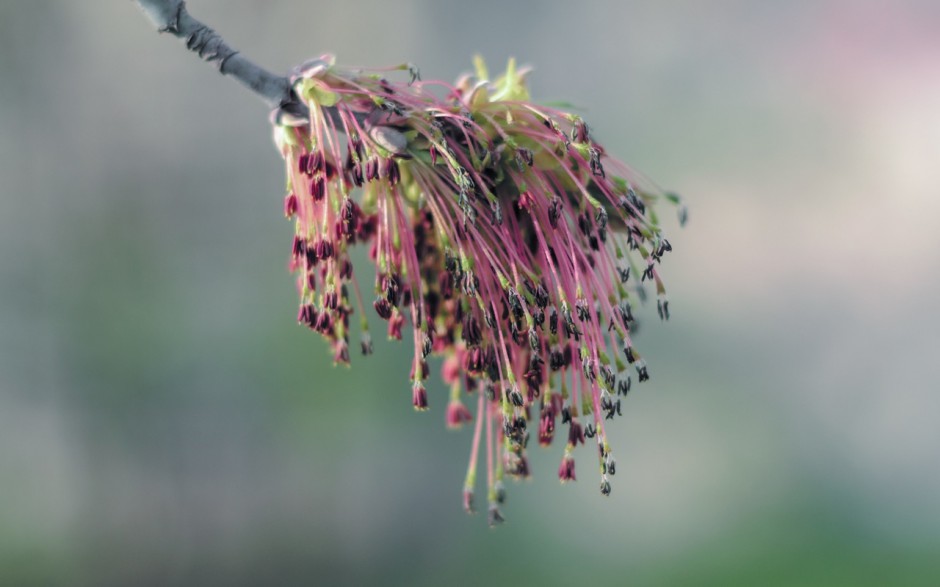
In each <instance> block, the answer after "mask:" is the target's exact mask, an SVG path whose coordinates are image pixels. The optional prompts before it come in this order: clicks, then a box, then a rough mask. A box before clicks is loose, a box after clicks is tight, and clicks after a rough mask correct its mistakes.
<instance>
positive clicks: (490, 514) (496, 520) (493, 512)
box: [486, 503, 506, 528]
mask: <svg viewBox="0 0 940 587" xmlns="http://www.w3.org/2000/svg"><path fill="white" fill-rule="evenodd" d="M486 521H487V523H488V524H489V525H490V528H495V527H496V526H499V525H500V524H502V523H503V522H505V521H506V518H504V517H503V514H502V512H501V511H499V506H498V505H496V504H495V503H491V504H490V506H489V508H488V510H487V516H486Z"/></svg>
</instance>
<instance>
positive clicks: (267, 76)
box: [136, 0, 308, 118]
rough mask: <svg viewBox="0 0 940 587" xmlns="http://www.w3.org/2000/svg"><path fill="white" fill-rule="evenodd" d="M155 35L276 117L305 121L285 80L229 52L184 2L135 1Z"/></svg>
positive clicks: (162, 0)
mask: <svg viewBox="0 0 940 587" xmlns="http://www.w3.org/2000/svg"><path fill="white" fill-rule="evenodd" d="M136 2H137V4H138V5H139V6H140V7H141V9H143V11H144V13H145V14H146V15H147V16H148V17H149V18H150V20H151V22H153V24H154V25H155V26H156V27H157V32H160V33H170V34H171V35H173V36H174V37H177V38H178V39H181V40H183V41H184V42H185V43H186V48H187V49H189V50H190V51H192V52H193V53H196V54H197V55H199V57H200V58H201V59H202V60H203V61H206V62H207V63H214V64H215V65H216V67H217V68H218V70H219V72H220V73H222V75H227V76H231V77H233V78H235V79H237V80H238V81H239V82H241V83H242V84H243V85H244V86H245V87H247V88H248V89H249V90H251V91H252V92H254V93H255V94H256V95H257V96H259V97H260V98H261V99H262V100H264V101H265V103H267V104H268V105H269V106H270V107H271V108H273V109H275V112H276V113H277V116H282V115H283V114H285V113H286V114H289V115H291V116H294V117H297V118H306V117H307V115H308V114H307V107H306V106H305V105H304V104H303V103H302V102H300V101H299V100H298V99H297V97H296V95H294V92H293V90H292V89H291V83H290V80H289V79H288V78H287V77H285V76H279V75H275V74H273V73H271V72H270V71H268V70H266V69H264V68H263V67H261V66H259V65H257V64H256V63H254V62H253V61H251V60H250V59H248V58H246V57H244V56H243V55H242V54H241V53H239V52H238V51H236V50H234V49H232V48H231V47H230V46H229V45H228V44H227V43H226V42H225V41H224V40H223V39H222V37H221V36H220V35H219V34H218V33H216V32H215V31H214V30H212V29H211V28H209V27H208V26H206V25H205V24H203V23H201V22H200V21H198V20H196V19H195V18H193V17H192V16H190V14H189V12H188V11H187V10H186V2H185V1H184V0H136Z"/></svg>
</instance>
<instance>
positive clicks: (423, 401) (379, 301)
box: [275, 56, 685, 524]
mask: <svg viewBox="0 0 940 587" xmlns="http://www.w3.org/2000/svg"><path fill="white" fill-rule="evenodd" d="M395 70H401V71H405V72H408V73H410V79H405V80H402V81H390V80H389V79H387V78H386V77H385V76H386V75H387V74H389V73H390V72H393V71H395ZM526 73H527V72H526V71H524V70H518V69H517V68H516V67H515V64H514V62H513V61H510V62H509V66H508V68H507V71H506V72H505V74H504V75H502V76H501V77H500V78H498V79H497V80H495V81H490V78H489V76H488V74H487V72H486V68H485V66H484V65H483V64H482V62H481V61H479V60H477V75H476V77H471V76H465V77H463V78H461V79H460V80H458V82H457V83H456V84H455V85H449V84H445V83H442V82H436V81H435V82H422V81H421V80H420V78H419V76H418V75H417V71H416V70H415V69H414V68H413V67H411V66H407V65H404V66H399V67H394V68H389V69H385V70H361V69H347V68H340V67H337V66H336V65H335V64H334V61H333V59H332V57H330V56H324V57H323V58H321V59H318V60H314V61H311V62H309V63H307V64H305V65H304V66H302V67H301V68H298V70H297V71H296V73H295V75H294V77H293V79H292V81H293V82H294V91H295V93H296V94H297V96H298V97H299V99H300V100H301V101H303V102H304V103H305V104H306V105H307V107H308V109H309V117H306V118H297V117H296V116H289V115H283V116H279V117H278V119H277V120H276V122H275V140H276V143H277V145H278V147H279V149H280V151H281V153H282V155H283V156H284V159H285V161H286V167H287V177H288V181H287V196H286V198H285V202H284V212H285V214H286V216H287V217H288V218H292V219H294V221H295V227H296V228H295V231H296V232H295V236H294V240H293V245H292V251H291V264H290V265H291V269H292V270H294V271H296V272H297V274H298V276H299V278H298V287H299V291H300V298H301V301H300V310H299V313H298V320H299V322H300V323H301V324H303V325H305V326H307V327H309V328H310V329H312V330H316V331H317V332H319V333H320V334H322V335H323V336H324V337H326V338H327V339H328V340H329V341H330V344H331V345H332V349H333V358H334V361H335V362H336V363H342V364H348V363H349V361H350V334H351V333H350V331H351V330H352V329H353V328H354V326H352V325H351V324H350V318H351V317H352V316H353V315H354V314H355V313H357V312H358V315H359V328H360V329H361V338H360V339H359V344H360V347H361V351H362V353H363V354H369V353H371V352H372V342H371V339H370V336H369V332H368V323H367V320H366V309H365V306H366V305H369V304H371V306H372V309H373V311H374V312H375V313H376V314H377V315H378V316H379V317H380V318H381V319H382V320H384V321H385V322H386V323H387V329H388V336H389V337H390V338H393V339H398V340H401V339H402V338H403V337H404V336H405V334H406V331H407V329H406V328H405V326H406V323H407V324H409V325H410V327H411V328H410V331H411V332H410V340H411V342H412V344H413V345H414V359H413V361H412V366H411V399H412V403H413V404H414V407H415V409H417V410H426V409H428V406H429V404H430V403H431V402H429V400H428V394H427V390H426V388H425V380H426V379H427V377H428V375H429V369H428V363H427V359H428V357H429V356H431V355H432V354H437V355H442V356H443V358H444V360H443V368H442V372H443V373H442V375H443V379H444V382H445V383H446V384H447V385H449V386H450V399H449V402H448V404H447V408H446V411H445V418H446V423H447V425H448V426H449V427H454V428H456V427H459V426H461V425H463V424H465V423H467V424H469V423H472V424H473V428H474V435H473V444H472V447H471V452H470V465H469V468H468V471H467V477H466V482H465V484H464V491H463V503H464V507H465V508H466V509H467V510H468V511H473V508H474V488H475V485H476V472H477V463H478V460H480V459H479V455H480V450H481V440H482V439H483V438H485V447H484V448H483V450H484V451H485V461H486V478H487V500H488V506H489V507H488V511H489V521H490V523H491V524H495V523H498V522H500V521H502V514H501V512H500V509H499V505H500V504H501V503H502V502H503V500H504V499H505V489H504V486H503V478H504V476H505V475H507V474H508V475H510V476H511V477H516V478H522V477H527V476H528V475H529V463H528V460H527V458H526V448H527V446H528V444H529V439H530V437H532V436H534V437H536V438H537V441H538V443H539V444H540V445H543V446H547V445H550V444H551V443H552V441H553V439H554V437H555V435H556V429H557V428H559V427H565V428H566V430H565V431H564V432H562V431H559V435H560V436H562V442H563V443H564V453H563V455H562V458H561V464H560V466H559V469H558V477H559V479H560V480H561V481H562V482H566V481H574V480H575V479H576V475H575V459H574V451H575V448H576V447H577V446H578V445H579V444H585V443H586V442H588V441H589V440H590V441H591V442H594V443H596V446H597V458H598V462H599V468H600V490H601V493H603V494H604V495H607V494H609V493H610V490H611V485H610V476H612V475H613V474H614V473H615V471H616V466H615V461H614V457H613V455H612V453H611V447H610V445H609V443H608V437H607V431H606V428H605V422H606V421H607V420H611V419H613V418H614V417H615V416H618V415H620V413H621V401H622V398H623V397H624V396H626V395H627V393H628V392H629V390H630V386H631V375H630V372H631V370H635V372H636V376H637V379H638V380H639V381H640V382H642V381H646V380H647V379H649V373H648V370H647V365H646V362H645V361H644V360H643V358H641V356H640V353H639V352H638V351H637V350H636V348H635V347H634V344H633V340H632V338H631V326H632V325H633V323H634V317H633V306H634V304H635V302H636V301H637V300H640V301H642V300H643V299H644V297H645V293H644V292H645V289H644V288H645V285H646V284H644V282H649V283H650V284H653V285H654V287H655V290H656V294H657V296H658V299H657V307H658V311H659V316H660V317H661V318H662V319H667V318H668V317H669V301H668V300H667V298H666V290H665V287H664V286H663V282H662V280H661V279H660V275H659V270H658V265H659V262H660V260H661V258H662V256H663V255H664V254H665V253H667V252H668V251H670V250H671V249H672V247H671V246H670V244H669V241H668V240H666V238H665V237H664V236H663V234H662V231H661V230H660V227H659V222H658V219H657V216H656V214H655V213H654V210H653V205H654V204H655V203H656V202H657V201H659V200H660V199H666V200H667V201H670V202H672V203H673V204H678V203H679V199H678V197H677V196H675V195H674V194H669V193H663V192H662V191H660V190H659V189H658V188H656V187H655V185H653V184H651V183H650V182H649V181H647V180H645V179H643V178H642V177H641V176H640V175H638V174H637V173H636V172H634V171H633V170H631V169H630V168H629V167H627V166H626V165H624V164H623V163H621V162H620V161H617V160H616V159H613V158H612V157H610V156H609V155H608V154H607V152H606V151H605V150H604V148H603V147H602V146H601V145H600V144H598V143H597V142H596V141H595V140H594V138H593V137H592V136H591V133H590V130H589V128H588V126H587V124H585V122H584V121H583V120H582V119H581V118H580V117H579V116H577V115H574V114H570V113H567V112H564V111H562V110H558V109H555V108H549V107H545V106H539V105H536V104H533V103H532V102H530V101H529V93H528V90H527V89H526V86H525V76H526ZM684 210H685V209H684V208H682V207H680V208H679V217H680V222H682V223H684V221H685V212H684ZM356 243H363V244H365V245H367V246H368V247H369V257H370V259H371V260H372V261H373V263H374V265H375V281H374V288H373V289H372V290H369V291H367V292H362V291H360V287H359V285H358V283H357V281H356V279H355V278H354V276H353V266H352V263H351V261H350V248H351V246H352V245H354V244H356ZM467 399H469V404H470V405H471V406H473V407H475V408H476V409H475V411H471V410H470V409H468V407H467V405H465V403H464V401H465V400H467Z"/></svg>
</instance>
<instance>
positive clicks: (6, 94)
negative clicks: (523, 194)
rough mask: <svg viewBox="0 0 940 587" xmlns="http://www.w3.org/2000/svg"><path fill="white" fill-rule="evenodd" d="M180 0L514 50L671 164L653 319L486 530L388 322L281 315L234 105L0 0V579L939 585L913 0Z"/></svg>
mask: <svg viewBox="0 0 940 587" xmlns="http://www.w3.org/2000/svg"><path fill="white" fill-rule="evenodd" d="M189 4H190V10H191V11H192V13H193V14H194V15H195V16H196V17H198V18H201V19H203V20H205V21H206V22H208V23H210V24H211V25H212V26H214V27H215V28H216V29H217V30H219V31H220V32H222V33H223V35H224V36H225V37H226V39H227V40H228V41H229V42H230V43H231V44H232V45H233V46H235V47H236V48H238V49H240V50H242V51H243V52H244V53H245V54H246V55H248V56H250V57H252V58H253V59H255V60H257V61H258V62H260V63H262V64H264V65H266V66H268V67H270V68H272V69H274V70H278V71H286V70H287V69H288V68H289V67H291V66H292V65H294V64H296V63H299V62H300V61H302V60H304V59H306V58H308V57H312V56H316V55H319V54H320V53H323V52H326V51H331V52H334V53H336V54H337V55H338V58H339V61H340V62H341V63H345V64H362V65H384V64H394V63H399V62H403V61H412V62H415V63H417V64H418V65H419V66H420V67H421V71H422V73H423V75H424V77H425V78H426V79H427V78H444V79H452V78H454V77H455V76H456V75H457V74H458V73H460V72H462V71H465V70H468V69H469V67H470V57H471V55H472V54H473V53H475V52H480V53H482V54H483V55H484V56H485V57H486V58H487V59H488V60H489V62H490V65H491V68H492V69H496V68H497V67H498V65H499V64H501V63H503V62H504V61H505V59H506V58H507V57H509V56H516V57H518V58H519V59H520V60H521V61H522V62H526V63H531V64H533V65H535V66H536V71H535V73H534V74H533V76H532V78H531V81H532V88H533V94H534V96H536V97H537V98H542V99H544V100H552V99H567V100H570V101H572V102H574V103H576V104H578V105H581V106H583V108H584V109H585V116H586V118H587V120H588V121H589V122H591V123H592V125H593V128H594V129H595V134H596V135H597V136H598V137H599V138H600V140H602V141H604V143H605V145H606V146H607V147H608V148H609V150H611V151H612V152H614V153H616V154H618V155H620V156H621V157H622V158H624V159H625V160H626V161H628V162H630V163H631V164H633V165H634V166H636V167H637V168H638V169H641V170H643V171H644V172H646V173H647V174H648V175H650V176H651V177H653V178H655V179H656V180H657V181H658V182H659V183H660V184H662V185H664V186H667V187H669V188H672V189H676V190H677V191H679V192H680V193H682V194H684V195H685V197H686V199H687V202H688V203H689V205H690V208H691V215H690V222H689V225H688V226H687V227H686V229H684V230H682V231H680V230H678V228H677V227H676V225H675V223H674V222H671V223H667V227H668V230H669V233H670V235H669V236H670V240H671V241H672V243H673V244H674V246H675V252H674V253H673V254H672V255H671V257H669V258H668V259H667V262H666V264H665V266H664V271H665V274H664V275H665V277H666V279H667V284H668V285H669V287H670V298H671V301H672V306H673V319H672V320H671V321H670V322H669V323H667V324H659V323H658V320H654V319H653V316H654V314H655V309H651V308H646V309H645V310H643V311H642V312H641V316H642V317H645V318H646V324H645V325H644V326H645V328H644V329H643V332H642V333H641V335H640V336H639V339H638V341H639V346H640V348H641V349H642V350H643V352H644V355H645V356H646V358H647V360H648V361H649V364H650V369H651V373H652V376H653V377H652V381H651V382H650V383H648V384H645V385H644V386H641V387H639V388H637V389H635V391H634V392H633V393H632V394H631V396H630V398H629V400H628V401H627V403H626V405H625V408H626V409H625V416H624V418H623V419H622V420H620V421H618V422H617V424H618V425H617V426H614V429H613V434H612V436H613V439H612V440H613V443H614V451H615V454H616V455H617V458H618V461H619V462H618V475H617V477H616V478H615V481H616V483H615V486H614V492H613V494H612V495H611V496H610V498H608V499H604V498H602V497H601V496H600V495H599V493H598V490H597V482H596V479H595V478H594V477H593V476H592V475H591V474H590V472H589V470H590V467H585V469H584V472H583V473H582V475H581V480H580V481H578V482H577V483H575V484H569V485H567V486H560V485H559V483H558V482H557V480H556V470H557V463H558V461H559V459H560V455H561V448H560V447H554V448H553V449H551V450H540V449H536V450H534V451H533V467H534V476H533V480H532V482H530V483H524V484H521V485H518V486H514V487H510V494H509V501H508V503H507V507H506V510H505V513H506V516H507V518H508V522H507V523H506V524H505V525H504V526H503V527H501V528H499V529H498V530H495V531H493V530H489V529H488V528H487V527H486V523H485V519H483V518H482V517H481V516H476V517H474V518H471V517H467V516H466V515H465V514H464V513H463V512H462V510H461V508H460V487H461V484H462V480H463V473H464V471H465V467H466V459H467V456H468V453H469V444H470V436H471V434H470V431H469V430H464V431H462V432H457V433H453V432H448V431H446V430H445V429H444V426H443V407H444V405H445V401H446V400H445V398H446V392H445V390H444V388H443V387H442V386H441V385H440V383H439V382H437V383H435V384H434V386H433V387H432V388H431V402H432V410H431V411H430V412H429V413H426V414H415V413H414V412H413V410H412V408H411V404H410V389H409V385H408V383H407V372H408V362H407V358H408V357H409V356H410V351H409V350H408V349H407V348H406V347H405V346H404V345H399V344H393V343H389V342H386V341H384V340H380V341H378V342H377V345H376V354H375V356H373V357H370V358H369V359H368V360H363V359H362V358H360V357H356V358H355V359H354V367H355V368H354V369H353V370H351V371H350V370H346V369H334V368H332V367H331V365H330V357H329V353H328V350H327V347H326V345H325V343H324V342H323V341H322V340H321V339H320V338H319V337H318V336H317V335H315V334H312V333H309V332H307V331H306V330H305V329H303V328H300V327H298V326H297V325H296V322H295V313H296V311H295V307H296V296H295V291H294V286H293V279H292V278H291V277H290V276H289V275H288V274H287V271H286V262H287V257H288V247H289V243H290V237H291V232H292V231H291V226H290V225H289V224H288V223H287V222H285V221H284V219H283V217H282V213H281V198H282V186H283V177H282V163H281V161H280V158H279V156H278V154H277V152H276V150H275V148H274V146H273V144H272V142H271V139H270V128H269V123H268V120H267V112H266V110H265V108H264V106H263V105H262V104H261V103H260V102H258V101H257V100H256V98H255V97H254V96H252V95H250V94H249V93H248V92H246V91H244V90H243V89H242V88H241V87H239V86H237V85H236V84H235V83H233V82H232V81H231V80H227V79H225V78H223V77H221V76H219V75H217V74H215V73H214V72H213V71H212V69H211V68H210V67H208V66H206V65H204V64H202V63H200V62H199V61H198V60H196V59H195V58H194V57H193V56H191V55H189V54H187V53H186V52H185V51H184V50H183V48H182V47H181V46H180V45H179V44H178V43H177V42H176V41H175V40H173V39H171V38H169V37H166V38H164V37H160V36H158V35H157V34H156V33H155V32H154V31H153V29H152V28H151V27H150V24H149V22H148V21H147V20H146V19H145V18H144V16H143V15H142V14H141V13H139V11H138V9H137V7H136V6H135V5H134V3H133V2H130V1H128V0H121V1H107V2H76V1H74V0H37V1H26V0H5V1H4V2H0V585H3V586H7V585H9V586H21V585H22V586H26V585H80V586H84V585H88V586H107V585H116V586H117V585H294V584H305V585H370V584H371V585H449V586H457V585H482V584H487V585H504V584H505V585H509V584H512V585H523V584H540V585H554V584H590V585H623V584H628V585H801V586H802V585H827V586H828V585H937V584H940V498H938V496H940V426H938V425H937V423H936V420H937V417H938V415H940V394H938V393H937V389H938V381H940V361H938V360H937V354H938V351H940V328H938V327H940V320H938V317H940V312H938V309H937V305H936V303H937V299H938V295H940V273H938V269H940V246H938V245H940V230H938V227H940V197H938V196H940V36H938V35H936V32H937V30H940V5H938V4H937V3H936V2H927V1H924V2H916V1H904V2H892V3H889V2H856V1H848V0H841V1H835V0H833V1H823V2H813V1H809V0H800V1H796V2H760V3H758V2H745V1H732V0H725V1H716V2H710V3H694V2H674V3H661V2H655V1H652V0H649V1H642V2H591V1H587V2H560V1H548V2H539V3H535V2H497V1H493V0H483V1H479V2H473V3H471V2H455V1H434V2H432V1H431V0H426V1H420V0H411V1H403V2H394V3H391V2H380V1H379V0H370V1H352V0H347V1H346V2H343V3H330V4H327V3H321V2H315V1H300V0H297V1H287V0H284V1H273V2H262V1H261V0H231V1H225V2H223V1H220V0H191V2H190V3H189ZM363 274H364V273H363ZM435 379H436V376H435V378H432V381H435ZM582 450H585V451H588V450H589V449H582Z"/></svg>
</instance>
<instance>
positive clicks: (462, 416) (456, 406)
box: [446, 400, 473, 429]
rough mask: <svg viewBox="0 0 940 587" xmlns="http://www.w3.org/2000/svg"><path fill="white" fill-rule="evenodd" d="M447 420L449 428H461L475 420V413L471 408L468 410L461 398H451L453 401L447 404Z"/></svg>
mask: <svg viewBox="0 0 940 587" xmlns="http://www.w3.org/2000/svg"><path fill="white" fill-rule="evenodd" d="M446 421H447V427H448V428H451V429H456V428H460V427H461V426H463V425H464V424H465V423H467V422H472V421H473V414H471V413H470V410H468V409H467V407H466V406H465V405H463V403H461V401H460V400H451V402H450V403H449V404H447V415H446Z"/></svg>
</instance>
